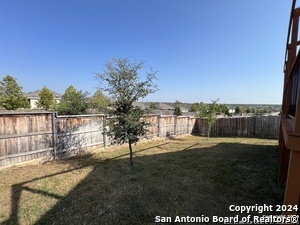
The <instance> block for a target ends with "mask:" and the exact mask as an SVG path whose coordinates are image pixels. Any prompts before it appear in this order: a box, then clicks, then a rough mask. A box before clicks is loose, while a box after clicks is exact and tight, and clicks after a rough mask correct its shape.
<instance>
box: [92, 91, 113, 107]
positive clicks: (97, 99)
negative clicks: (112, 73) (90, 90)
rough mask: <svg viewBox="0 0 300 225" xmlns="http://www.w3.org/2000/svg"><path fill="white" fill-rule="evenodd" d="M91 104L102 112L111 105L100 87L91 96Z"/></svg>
mask: <svg viewBox="0 0 300 225" xmlns="http://www.w3.org/2000/svg"><path fill="white" fill-rule="evenodd" d="M90 105H91V108H92V109H96V110H98V111H99V112H102V111H104V110H106V109H107V107H108V106H109V100H108V99H107V97H105V95H104V94H103V93H102V91H101V90H100V89H98V90H97V91H96V92H95V94H94V95H93V96H92V97H91V99H90Z"/></svg>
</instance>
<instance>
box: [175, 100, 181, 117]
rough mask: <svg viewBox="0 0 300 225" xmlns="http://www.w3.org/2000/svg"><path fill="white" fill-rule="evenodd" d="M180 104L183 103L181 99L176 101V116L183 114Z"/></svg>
mask: <svg viewBox="0 0 300 225" xmlns="http://www.w3.org/2000/svg"><path fill="white" fill-rule="evenodd" d="M180 104H181V102H180V101H176V102H175V107H174V115H176V116H181V115H182V111H181V108H180Z"/></svg>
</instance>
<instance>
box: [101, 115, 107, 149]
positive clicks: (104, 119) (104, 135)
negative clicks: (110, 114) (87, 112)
mask: <svg viewBox="0 0 300 225" xmlns="http://www.w3.org/2000/svg"><path fill="white" fill-rule="evenodd" d="M106 118H107V116H106V115H104V116H103V132H102V134H103V146H104V148H106Z"/></svg>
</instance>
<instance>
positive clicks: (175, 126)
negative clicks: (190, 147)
mask: <svg viewBox="0 0 300 225" xmlns="http://www.w3.org/2000/svg"><path fill="white" fill-rule="evenodd" d="M177 118H178V116H175V118H174V136H176V129H177Z"/></svg>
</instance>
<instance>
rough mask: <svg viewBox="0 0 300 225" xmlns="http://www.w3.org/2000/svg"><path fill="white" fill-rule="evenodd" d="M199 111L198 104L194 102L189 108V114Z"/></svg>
mask: <svg viewBox="0 0 300 225" xmlns="http://www.w3.org/2000/svg"><path fill="white" fill-rule="evenodd" d="M199 111H200V104H199V103H198V102H195V103H193V104H192V105H191V106H190V109H189V112H199Z"/></svg>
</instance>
